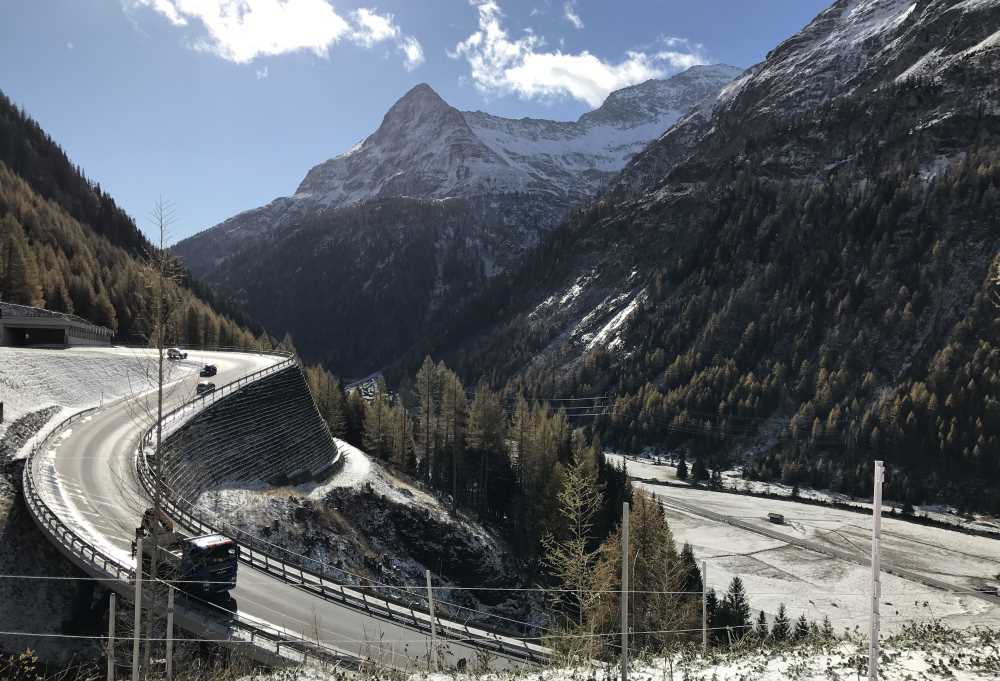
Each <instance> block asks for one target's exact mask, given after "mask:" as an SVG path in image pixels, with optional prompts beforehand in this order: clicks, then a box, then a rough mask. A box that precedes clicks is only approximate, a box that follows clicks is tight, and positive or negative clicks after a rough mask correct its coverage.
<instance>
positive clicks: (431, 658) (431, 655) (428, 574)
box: [424, 570, 437, 671]
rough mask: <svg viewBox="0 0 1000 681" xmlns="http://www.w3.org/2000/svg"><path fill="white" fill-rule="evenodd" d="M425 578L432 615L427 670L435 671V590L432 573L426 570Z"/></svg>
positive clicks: (428, 603)
mask: <svg viewBox="0 0 1000 681" xmlns="http://www.w3.org/2000/svg"><path fill="white" fill-rule="evenodd" d="M424 576H425V577H426V578H427V605H428V610H429V611H430V613H431V649H430V651H429V652H428V654H427V670H428V671H434V670H435V668H436V667H437V664H436V662H437V661H436V660H435V659H434V651H435V650H436V648H437V623H436V622H435V621H434V590H433V589H432V588H431V571H430V570H424Z"/></svg>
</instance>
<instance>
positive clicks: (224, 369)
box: [33, 351, 526, 669]
mask: <svg viewBox="0 0 1000 681" xmlns="http://www.w3.org/2000/svg"><path fill="white" fill-rule="evenodd" d="M137 352H141V351H137ZM278 361H280V358H276V357H273V356H267V355H255V354H243V353H231V352H191V353H190V355H189V358H188V359H187V360H183V361H180V362H172V363H170V366H171V375H170V379H172V380H173V382H172V383H171V387H170V389H169V397H165V405H164V412H166V411H167V410H169V409H170V408H172V407H174V406H177V405H179V404H181V403H183V402H185V401H187V400H190V399H191V398H192V397H193V396H194V387H195V385H196V384H197V382H198V380H199V378H198V373H197V370H198V369H199V368H200V367H201V365H202V364H204V363H212V364H215V365H216V366H218V369H219V373H218V375H217V376H216V377H214V378H213V379H211V380H212V381H213V382H215V383H216V385H223V384H225V383H228V382H230V381H233V380H236V379H237V378H239V377H240V376H244V375H246V374H249V373H252V372H254V371H257V370H259V369H262V368H265V367H267V366H270V365H272V364H274V363H276V362H278ZM137 378H138V377H137ZM133 385H143V386H147V388H146V389H148V383H144V382H142V381H139V380H136V381H134V382H133ZM155 408H156V396H155V392H153V393H150V394H146V395H141V396H138V397H131V398H128V399H124V400H122V401H119V402H117V403H113V404H111V405H107V406H105V407H104V408H103V409H102V410H99V411H97V412H95V413H94V414H92V415H91V416H89V417H86V418H85V419H83V420H81V421H80V422H78V423H76V424H74V425H73V426H72V428H71V429H70V430H69V431H68V432H66V433H65V434H64V436H63V437H61V438H57V439H55V440H54V441H53V442H52V446H51V447H50V448H49V449H48V451H45V452H40V453H39V454H38V455H37V456H36V457H35V459H34V467H35V468H34V471H33V472H34V476H35V477H34V480H35V482H36V485H37V487H38V490H39V492H40V494H41V495H42V497H43V498H44V499H45V501H46V503H47V504H48V505H49V506H50V508H52V510H53V511H54V512H55V513H57V514H58V515H59V516H60V518H62V519H63V520H64V521H65V522H66V523H67V524H70V525H71V526H72V527H74V528H76V529H77V530H78V531H79V532H80V534H82V535H83V536H85V537H88V538H89V539H90V540H91V541H92V542H93V543H94V544H95V545H97V546H99V547H101V548H103V549H104V550H105V551H106V552H108V553H110V554H112V555H115V556H118V557H120V558H121V559H122V560H123V562H125V563H126V564H128V563H130V562H133V559H132V558H131V541H132V539H133V538H134V536H135V527H136V526H137V525H138V523H139V519H140V516H141V514H142V512H143V510H144V509H145V508H147V507H148V506H150V505H151V502H150V500H149V498H148V496H147V495H146V493H145V491H144V490H143V489H142V488H141V486H140V484H139V483H138V481H137V480H136V474H135V447H136V443H137V441H138V437H139V434H140V433H141V431H142V430H143V429H144V428H146V427H148V425H149V424H151V423H152V422H153V418H150V416H151V415H152V416H155ZM232 595H233V597H234V598H235V599H236V603H237V608H238V610H239V612H240V614H241V615H244V616H248V617H249V618H256V619H258V620H262V621H264V622H267V623H270V624H271V625H274V626H277V627H282V628H284V629H286V630H291V631H295V632H297V633H299V634H303V635H304V637H305V638H308V639H310V640H314V641H315V640H319V641H320V642H322V643H323V644H324V645H326V646H327V647H331V648H336V649H338V650H341V651H344V652H347V653H349V654H352V655H356V656H361V657H365V658H370V659H372V660H374V661H376V662H379V663H381V664H386V665H390V666H393V667H396V668H420V667H422V666H424V665H426V657H427V650H428V647H429V636H427V635H426V634H424V633H423V632H420V631H417V630H413V629H409V628H406V627H402V626H399V625H397V624H395V623H393V622H387V621H384V620H380V619H374V618H372V617H370V616H368V615H366V614H365V613H363V612H360V611H358V610H354V609H352V608H348V607H346V606H343V605H340V604H338V603H332V602H329V601H326V600H323V599H321V598H319V597H316V596H314V595H312V594H311V593H309V592H307V591H305V590H302V589H299V588H297V587H295V586H292V585H290V584H287V583H285V582H282V581H280V580H277V579H274V578H273V577H271V576H269V575H267V574H265V573H263V572H260V571H257V570H255V569H253V568H250V567H249V566H247V565H246V564H241V565H240V573H239V577H238V579H237V587H236V589H234V590H233V592H232ZM439 648H442V649H443V653H439V659H440V658H441V657H442V656H443V661H444V663H445V664H446V665H447V666H452V665H455V664H458V662H459V660H461V659H465V660H466V662H467V663H468V664H469V666H470V668H471V667H473V666H475V665H476V664H479V663H481V662H482V658H480V657H479V656H478V654H477V651H476V649H474V648H470V647H467V646H464V645H462V644H460V643H455V642H448V643H447V644H446V645H441V644H439ZM488 665H489V667H490V668H494V669H511V668H519V667H522V666H526V663H524V662H521V661H519V660H513V659H509V658H505V657H500V656H491V657H490V658H489V661H488Z"/></svg>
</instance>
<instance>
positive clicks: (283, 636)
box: [22, 407, 357, 666]
mask: <svg viewBox="0 0 1000 681" xmlns="http://www.w3.org/2000/svg"><path fill="white" fill-rule="evenodd" d="M97 409H98V408H96V407H94V408H91V409H87V410H84V411H81V412H79V413H77V414H74V415H72V416H70V417H69V418H67V419H65V420H63V421H62V422H60V423H59V425H58V426H56V427H55V428H54V429H53V430H52V431H51V432H50V433H49V434H48V435H46V436H45V437H44V438H43V439H42V440H41V441H40V442H38V443H37V444H35V445H34V447H32V449H31V452H30V453H29V454H28V457H27V459H26V460H25V464H24V470H23V472H22V485H23V493H24V498H25V501H26V503H27V506H28V510H29V512H30V513H31V516H32V518H33V519H34V520H35V524H36V525H38V527H39V529H41V531H42V533H43V534H45V535H46V536H47V537H48V538H49V540H50V541H51V542H52V543H53V544H54V545H55V546H56V547H57V548H59V549H60V550H61V551H62V552H63V553H64V554H65V555H66V556H67V557H68V558H70V560H71V561H72V562H74V563H75V564H77V565H78V566H79V567H80V568H82V569H83V570H84V571H85V572H88V573H90V574H91V576H94V577H98V578H101V579H106V578H111V579H112V580H114V581H111V582H108V583H107V584H108V586H109V587H110V588H112V589H114V590H115V591H118V592H119V593H121V594H122V595H123V596H124V597H126V598H130V599H131V598H132V597H133V594H134V592H133V585H134V583H135V567H134V566H132V565H128V564H126V563H123V562H122V561H120V560H119V559H117V558H115V557H114V556H112V555H110V554H108V553H106V552H105V551H103V550H101V549H100V548H98V547H96V546H95V545H94V544H93V543H91V542H90V541H89V540H88V539H87V538H86V537H84V536H82V535H81V534H80V533H78V532H77V531H76V530H74V529H73V528H72V527H70V526H69V525H67V524H66V523H65V522H63V521H62V519H60V518H59V516H58V514H56V513H55V512H54V511H53V510H52V508H51V507H50V506H49V505H48V504H47V503H46V502H45V499H44V498H43V497H42V495H41V494H40V493H39V491H38V488H37V486H36V483H35V479H34V477H35V476H34V467H35V459H36V456H37V454H38V453H39V452H42V451H45V449H46V448H47V447H48V445H49V442H50V441H51V440H52V439H53V438H54V437H55V436H56V435H58V434H59V433H61V432H62V431H64V430H65V429H66V428H67V427H69V426H71V425H72V424H73V423H76V422H78V421H80V420H81V419H83V418H85V417H87V416H90V415H92V414H93V413H94V412H95V411H97ZM165 583H167V582H165ZM167 584H169V583H167ZM171 588H174V587H171ZM146 597H150V596H149V595H148V594H147V596H146ZM213 607H217V606H213ZM225 613H226V614H225V615H224V616H223V617H215V618H211V619H210V618H208V617H200V616H199V615H198V614H197V613H196V612H195V611H194V610H191V609H183V608H182V609H179V611H178V622H179V624H182V626H183V623H184V622H185V621H186V622H187V623H188V627H193V628H196V629H199V630H201V631H208V632H211V630H212V628H213V626H216V627H217V626H218V624H219V620H220V619H222V620H228V621H227V622H225V624H227V625H228V626H227V627H226V628H227V630H229V631H232V630H234V629H235V630H236V631H240V632H243V633H244V634H247V635H249V640H250V642H251V644H252V645H255V646H257V647H259V648H261V649H263V650H266V651H267V652H268V653H271V654H273V655H274V657H275V658H279V659H288V658H289V653H291V658H290V659H289V661H301V662H303V663H304V662H305V661H307V660H308V659H309V657H310V656H312V657H313V659H318V660H320V661H323V662H326V663H332V664H338V665H341V666H342V665H344V664H345V663H354V662H356V661H357V660H356V658H354V657H353V656H350V655H348V654H346V653H344V652H342V651H339V650H336V649H334V648H331V647H329V646H324V645H322V644H319V643H317V642H315V641H311V640H309V639H307V638H305V637H303V636H299V635H297V634H295V633H294V632H289V631H284V630H281V629H278V628H276V627H269V626H265V625H263V624H260V623H257V622H251V621H249V620H247V619H246V618H245V617H243V616H241V615H240V614H239V613H232V612H229V611H225ZM188 627H185V628H188ZM240 640H241V639H237V638H234V637H229V638H220V639H218V642H219V643H220V644H223V645H224V644H226V643H232V642H234V641H240ZM242 640H243V641H245V639H242ZM282 648H284V650H282Z"/></svg>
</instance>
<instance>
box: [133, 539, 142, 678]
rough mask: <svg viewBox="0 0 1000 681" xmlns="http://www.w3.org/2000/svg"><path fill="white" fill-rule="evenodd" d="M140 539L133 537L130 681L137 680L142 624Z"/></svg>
mask: <svg viewBox="0 0 1000 681" xmlns="http://www.w3.org/2000/svg"><path fill="white" fill-rule="evenodd" d="M142 540H143V537H142V535H141V534H139V535H136V538H135V615H134V618H133V619H134V621H133V622H132V627H133V628H132V681H139V631H140V625H141V624H142Z"/></svg>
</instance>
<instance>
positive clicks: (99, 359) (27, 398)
mask: <svg viewBox="0 0 1000 681" xmlns="http://www.w3.org/2000/svg"><path fill="white" fill-rule="evenodd" d="M199 366H200V365H199V364H197V363H196V362H195V361H194V360H193V359H192V360H187V361H183V362H171V363H169V364H168V365H167V381H168V382H173V381H175V380H177V379H179V378H181V377H183V376H186V375H189V374H191V373H193V372H195V371H197V370H198V368H199ZM155 377H156V362H155V354H154V352H153V351H150V350H139V349H134V348H82V347H81V348H69V349H66V350H37V349H25V348H0V402H3V403H4V423H3V424H0V436H2V435H3V433H4V431H5V429H6V428H7V427H8V426H9V425H10V424H11V423H12V422H13V421H14V420H16V419H17V418H19V417H21V416H23V415H25V414H28V413H30V412H33V411H37V410H39V409H44V408H46V407H52V406H58V407H62V408H63V412H64V413H63V414H61V415H60V417H59V418H58V419H56V421H59V420H62V419H63V418H65V417H66V416H68V415H69V414H70V413H72V412H75V411H80V410H83V409H87V408H90V407H96V406H98V405H100V404H101V403H102V402H104V403H106V402H109V401H111V400H115V399H118V398H120V397H124V396H125V395H132V394H139V393H144V392H146V391H148V390H151V389H152V388H153V387H154V386H155V385H156V383H155ZM49 425H52V424H49ZM21 454H22V455H23V454H26V451H25V450H24V449H22V451H21Z"/></svg>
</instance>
